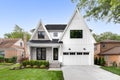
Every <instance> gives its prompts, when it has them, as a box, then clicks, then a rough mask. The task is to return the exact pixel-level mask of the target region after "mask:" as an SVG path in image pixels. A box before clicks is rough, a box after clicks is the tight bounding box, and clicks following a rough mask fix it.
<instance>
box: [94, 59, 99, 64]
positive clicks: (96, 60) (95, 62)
mask: <svg viewBox="0 0 120 80" xmlns="http://www.w3.org/2000/svg"><path fill="white" fill-rule="evenodd" d="M94 64H96V65H97V64H98V58H97V57H95V60H94Z"/></svg>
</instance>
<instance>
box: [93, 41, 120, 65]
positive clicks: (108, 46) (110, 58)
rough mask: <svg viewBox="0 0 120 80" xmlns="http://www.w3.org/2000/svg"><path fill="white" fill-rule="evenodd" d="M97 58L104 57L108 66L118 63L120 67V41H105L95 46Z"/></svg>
mask: <svg viewBox="0 0 120 80" xmlns="http://www.w3.org/2000/svg"><path fill="white" fill-rule="evenodd" d="M95 57H104V59H105V62H106V65H108V66H112V64H113V62H116V63H117V65H119V66H120V41H117V40H104V41H101V42H99V43H96V44H95Z"/></svg>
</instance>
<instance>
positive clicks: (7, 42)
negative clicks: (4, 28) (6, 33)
mask: <svg viewBox="0 0 120 80" xmlns="http://www.w3.org/2000/svg"><path fill="white" fill-rule="evenodd" d="M0 56H4V57H5V58H11V57H13V56H16V57H17V59H18V60H19V59H20V58H21V57H23V56H24V42H23V40H22V39H11V38H10V39H9V38H5V39H2V38H0Z"/></svg>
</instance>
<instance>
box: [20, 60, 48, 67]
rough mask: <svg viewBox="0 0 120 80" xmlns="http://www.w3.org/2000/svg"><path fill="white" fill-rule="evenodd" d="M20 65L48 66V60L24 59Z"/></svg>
mask: <svg viewBox="0 0 120 80" xmlns="http://www.w3.org/2000/svg"><path fill="white" fill-rule="evenodd" d="M22 66H24V67H31V68H48V67H49V62H48V61H42V60H40V61H38V60H30V61H29V60H26V61H23V62H22Z"/></svg>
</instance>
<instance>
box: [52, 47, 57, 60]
mask: <svg viewBox="0 0 120 80" xmlns="http://www.w3.org/2000/svg"><path fill="white" fill-rule="evenodd" d="M53 60H58V48H53Z"/></svg>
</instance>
